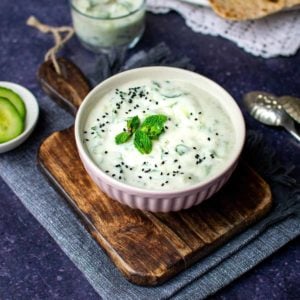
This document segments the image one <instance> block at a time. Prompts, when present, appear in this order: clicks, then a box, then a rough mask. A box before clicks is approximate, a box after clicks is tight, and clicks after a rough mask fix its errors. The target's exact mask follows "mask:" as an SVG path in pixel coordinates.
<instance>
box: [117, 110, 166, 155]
mask: <svg viewBox="0 0 300 300" xmlns="http://www.w3.org/2000/svg"><path fill="white" fill-rule="evenodd" d="M167 120H168V118H167V117H166V116H165V115H151V116H149V117H147V118H146V119H145V120H144V122H143V123H142V125H141V126H140V119H139V117H138V116H135V117H133V118H130V119H129V120H128V121H127V131H125V132H121V133H120V134H118V135H117V136H116V137H115V142H116V144H117V145H120V144H124V143H126V142H127V141H129V139H130V138H131V136H132V135H133V134H134V141H133V144H134V146H135V148H136V149H137V150H138V151H139V152H140V153H142V154H149V153H150V152H151V151H152V140H158V137H159V136H160V135H161V134H162V133H163V132H164V124H165V122H166V121H167Z"/></svg>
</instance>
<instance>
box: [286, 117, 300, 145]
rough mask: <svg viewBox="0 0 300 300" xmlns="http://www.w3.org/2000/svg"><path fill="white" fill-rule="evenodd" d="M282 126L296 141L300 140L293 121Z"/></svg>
mask: <svg viewBox="0 0 300 300" xmlns="http://www.w3.org/2000/svg"><path fill="white" fill-rule="evenodd" d="M284 128H285V129H286V130H287V131H288V132H289V133H290V134H291V135H292V136H293V137H294V138H295V139H296V140H297V141H298V142H300V135H299V133H298V132H297V130H296V128H295V123H294V122H293V121H292V122H288V123H286V124H285V125H284Z"/></svg>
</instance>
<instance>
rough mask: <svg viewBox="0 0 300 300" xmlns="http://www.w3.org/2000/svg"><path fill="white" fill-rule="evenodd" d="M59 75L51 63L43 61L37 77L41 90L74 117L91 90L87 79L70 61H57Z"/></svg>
mask: <svg viewBox="0 0 300 300" xmlns="http://www.w3.org/2000/svg"><path fill="white" fill-rule="evenodd" d="M57 62H58V64H59V67H60V70H61V74H58V73H57V72H56V71H55V69H54V66H53V63H52V61H50V60H48V61H45V62H44V63H43V64H42V65H41V66H40V68H39V70H38V73H37V76H38V79H39V81H40V83H41V85H42V88H43V90H44V91H45V92H46V93H47V94H48V95H49V96H50V97H51V98H52V99H53V100H54V101H56V102H57V103H58V104H59V105H60V106H62V107H63V108H64V109H66V110H67V111H68V112H70V113H71V114H73V115H74V116H75V115H76V112H77V110H78V108H79V106H80V104H81V103H82V101H83V100H84V98H85V96H86V95H87V94H88V93H89V91H90V90H91V87H90V84H89V81H88V79H87V78H86V77H85V76H84V74H83V73H82V72H81V70H80V69H79V68H78V67H77V66H76V65H75V64H74V63H73V62H71V61H70V60H68V59H66V58H63V57H60V58H58V59H57Z"/></svg>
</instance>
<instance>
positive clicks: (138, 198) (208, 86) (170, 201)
mask: <svg viewBox="0 0 300 300" xmlns="http://www.w3.org/2000/svg"><path fill="white" fill-rule="evenodd" d="M141 78H155V79H158V80H159V79H162V80H167V79H168V80H170V79H182V80H186V81H189V82H192V83H194V84H196V85H198V86H199V87H200V88H201V89H204V90H205V91H207V92H209V93H210V94H212V95H213V96H215V97H216V99H219V100H220V102H219V103H220V104H221V106H222V107H223V109H224V110H225V111H226V112H227V113H228V115H229V116H230V117H231V120H232V123H233V126H234V132H233V133H232V134H234V135H235V145H234V147H233V149H232V151H231V153H230V156H229V158H228V161H227V164H226V165H225V166H224V167H223V169H221V170H220V171H219V172H218V173H217V174H215V175H214V176H213V177H211V178H208V179H207V180H205V181H202V182H199V184H196V185H194V186H192V187H188V188H183V189H178V190H170V191H157V190H146V189H142V188H138V187H135V186H130V185H128V184H125V183H123V182H119V181H118V180H116V179H114V178H112V177H110V176H109V175H107V174H105V173H104V172H103V171H102V170H101V169H100V168H99V167H98V166H97V165H96V164H95V163H94V162H93V160H92V159H91V157H90V156H89V154H88V151H87V149H86V147H85V145H84V144H83V142H82V141H83V131H84V125H85V122H86V118H87V116H88V114H89V112H90V111H91V109H92V108H93V106H94V104H95V103H96V102H97V101H98V100H99V98H101V96H102V95H103V94H105V93H107V92H108V91H111V90H112V89H115V88H117V87H118V86H119V85H121V84H124V83H127V82H130V81H133V80H137V79H141ZM75 138H76V144H77V148H78V152H79V155H80V157H81V160H82V163H83V165H84V167H85V169H86V171H87V172H88V174H89V175H90V177H91V178H92V179H93V181H94V182H95V183H96V184H97V185H98V187H99V188H100V189H101V190H102V191H104V192H105V193H106V194H107V195H108V196H109V197H111V198H112V199H115V200H117V201H119V202H120V203H123V204H126V205H129V206H130V207H132V208H137V209H141V210H148V211H152V212H170V211H178V210H181V209H187V208H189V207H191V206H193V205H197V204H199V203H201V202H202V201H204V200H206V199H208V198H210V197H211V196H212V195H213V194H214V193H216V192H217V191H218V190H219V189H220V188H221V187H222V186H223V185H224V184H225V183H226V182H227V180H228V179H229V178H230V176H231V174H232V172H233V171H234V169H235V167H236V165H237V163H238V159H239V156H240V153H241V151H242V148H243V145H244V141H245V122H244V119H243V116H242V113H241V111H240V109H239V107H238V106H237V104H236V102H235V101H234V99H233V98H232V97H231V96H230V95H229V94H228V93H227V92H226V91H225V90H224V89H223V88H222V87H221V86H219V85H218V84H216V83H215V82H213V81H211V80H210V79H208V78H206V77H203V76H200V75H198V74H196V73H194V72H190V71H186V70H182V69H177V68H169V67H147V68H139V69H134V70H130V71H126V72H123V73H120V74H118V75H115V76H113V77H111V78H109V79H107V80H105V81H104V82H102V83H101V84H99V85H98V86H96V87H95V88H94V89H93V90H92V91H91V92H90V93H89V94H88V95H87V97H86V98H85V100H84V101H83V103H82V104H81V106H80V109H79V111H78V113H77V116H76V122H75Z"/></svg>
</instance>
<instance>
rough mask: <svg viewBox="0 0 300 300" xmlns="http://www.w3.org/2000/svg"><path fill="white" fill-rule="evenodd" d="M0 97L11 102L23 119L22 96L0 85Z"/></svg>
mask: <svg viewBox="0 0 300 300" xmlns="http://www.w3.org/2000/svg"><path fill="white" fill-rule="evenodd" d="M0 97H3V98H6V99H8V100H9V101H10V102H11V103H12V104H13V106H14V107H15V108H16V109H17V111H18V113H19V114H20V116H21V118H22V120H23V121H24V120H25V116H26V107H25V104H24V102H23V100H22V98H21V97H20V96H19V95H18V94H16V93H15V92H14V91H12V90H10V89H7V88H5V87H0Z"/></svg>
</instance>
